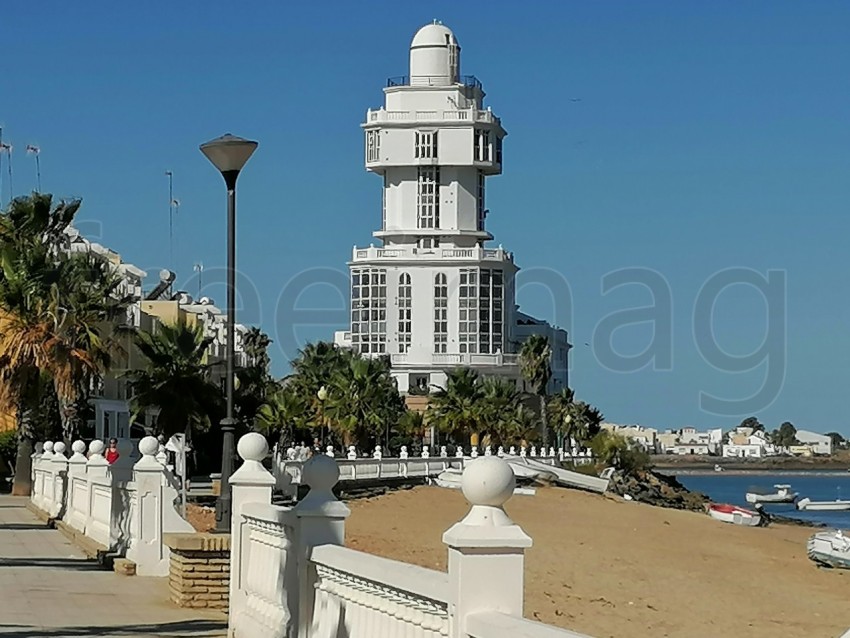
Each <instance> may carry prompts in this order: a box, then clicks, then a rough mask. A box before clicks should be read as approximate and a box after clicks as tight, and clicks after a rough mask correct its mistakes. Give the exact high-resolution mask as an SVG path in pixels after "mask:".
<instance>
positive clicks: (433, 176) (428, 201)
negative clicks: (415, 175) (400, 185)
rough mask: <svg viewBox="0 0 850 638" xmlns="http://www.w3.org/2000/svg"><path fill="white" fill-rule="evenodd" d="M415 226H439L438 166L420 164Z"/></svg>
mask: <svg viewBox="0 0 850 638" xmlns="http://www.w3.org/2000/svg"><path fill="white" fill-rule="evenodd" d="M417 213H418V214H417V227H418V228H439V227H440V167H439V166H420V167H419V181H418V194H417Z"/></svg>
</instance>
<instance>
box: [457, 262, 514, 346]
mask: <svg viewBox="0 0 850 638" xmlns="http://www.w3.org/2000/svg"><path fill="white" fill-rule="evenodd" d="M459 303H460V314H459V319H460V324H459V326H458V333H459V339H458V341H459V344H460V352H462V353H471V354H475V353H481V354H495V353H497V352H501V351H502V347H503V343H504V341H503V335H504V330H503V326H504V321H503V309H504V283H503V275H502V271H501V270H490V269H481V270H477V269H466V270H461V271H460V290H459Z"/></svg>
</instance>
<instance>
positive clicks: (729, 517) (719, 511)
mask: <svg viewBox="0 0 850 638" xmlns="http://www.w3.org/2000/svg"><path fill="white" fill-rule="evenodd" d="M708 515H709V516H711V518H713V519H715V520H718V521H722V522H724V523H732V524H733V525H743V526H744V527H757V526H758V525H759V524H761V520H762V519H761V515H759V513H758V512H752V511H750V510H745V509H744V508H742V507H735V506H734V505H715V504H712V505H709V508H708Z"/></svg>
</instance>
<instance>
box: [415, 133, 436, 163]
mask: <svg viewBox="0 0 850 638" xmlns="http://www.w3.org/2000/svg"><path fill="white" fill-rule="evenodd" d="M415 142H416V148H414V155H415V156H416V159H437V131H416V140H415Z"/></svg>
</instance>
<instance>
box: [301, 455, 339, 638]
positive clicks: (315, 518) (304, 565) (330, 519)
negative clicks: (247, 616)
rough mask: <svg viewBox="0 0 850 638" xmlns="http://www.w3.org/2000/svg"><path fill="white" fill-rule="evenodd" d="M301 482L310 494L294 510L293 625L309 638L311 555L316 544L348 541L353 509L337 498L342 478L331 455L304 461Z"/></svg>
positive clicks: (313, 575) (312, 593)
mask: <svg viewBox="0 0 850 638" xmlns="http://www.w3.org/2000/svg"><path fill="white" fill-rule="evenodd" d="M302 481H303V483H305V484H306V485H309V486H310V491H309V492H308V493H307V496H305V497H304V499H303V500H302V501H301V502H299V503H298V505H296V506H295V507H294V508H293V509H292V511H293V513H294V514H295V516H296V517H297V520H298V529H297V532H296V538H297V540H296V548H295V551H296V556H297V560H298V578H297V582H298V593H297V596H298V606H297V609H296V618H294V619H293V626H294V627H297V628H298V633H297V636H298V638H310V627H311V622H312V617H311V616H312V612H313V602H314V599H315V589H314V584H315V582H316V573H315V570H314V569H313V568H312V567H311V565H310V555H311V552H312V549H313V547H316V546H317V545H342V544H343V543H344V542H345V519H346V518H348V515H349V514H351V510H350V509H348V506H347V505H345V503H342V502H340V501H339V500H337V498H336V496H334V493H333V488H334V486H335V485H336V484H337V481H339V466H338V465H337V464H336V461H334V460H333V459H332V458H330V457H327V456H324V455H320V456H314V457H313V458H311V459H310V460H309V461H308V462H307V463H305V464H304V472H303V474H302Z"/></svg>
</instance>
